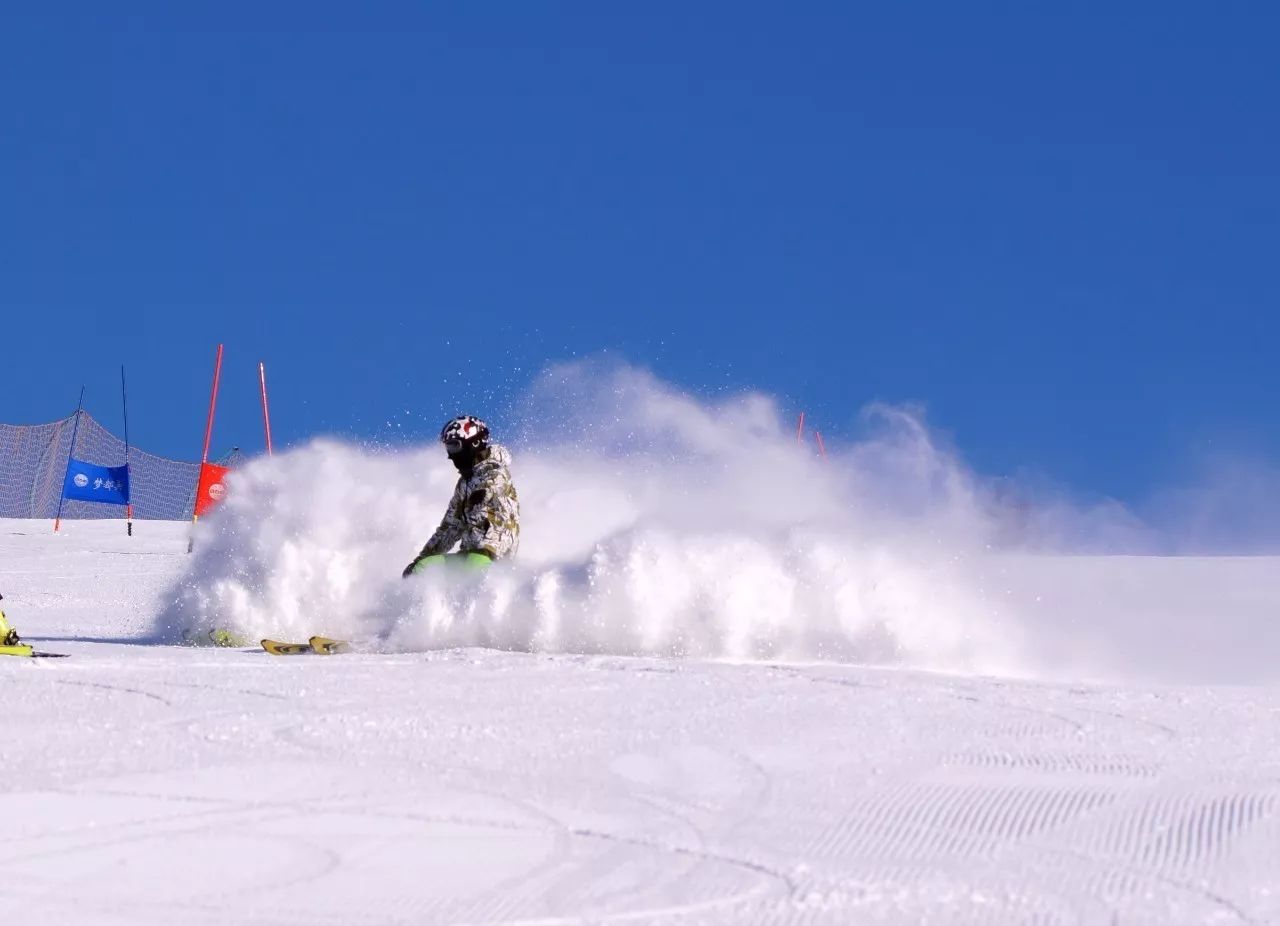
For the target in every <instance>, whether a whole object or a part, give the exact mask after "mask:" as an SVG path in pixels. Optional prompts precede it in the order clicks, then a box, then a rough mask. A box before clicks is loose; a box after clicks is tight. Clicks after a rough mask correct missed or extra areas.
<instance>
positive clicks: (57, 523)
mask: <svg viewBox="0 0 1280 926" xmlns="http://www.w3.org/2000/svg"><path fill="white" fill-rule="evenodd" d="M83 409H84V386H81V387H80V403H79V404H78V405H76V420H75V424H73V425H72V426H71V449H70V450H68V451H67V473H69V472H71V460H72V458H73V457H74V456H75V455H76V435H77V434H78V433H80V412H81V411H82V410H83ZM66 497H67V476H66V473H63V475H62V486H61V488H59V489H58V516H57V517H56V518H54V519H53V532H54V533H55V534H56V533H57V532H58V528H60V527H61V526H62V503H63V502H64V501H65V500H66Z"/></svg>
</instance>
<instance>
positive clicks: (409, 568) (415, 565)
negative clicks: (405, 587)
mask: <svg viewBox="0 0 1280 926" xmlns="http://www.w3.org/2000/svg"><path fill="white" fill-rule="evenodd" d="M420 562H422V560H421V558H417V559H415V560H414V561H413V562H412V563H410V564H409V565H408V566H405V567H404V572H402V573H400V577H401V578H402V579H407V578H409V576H411V575H413V570H415V569H417V568H418V563H420Z"/></svg>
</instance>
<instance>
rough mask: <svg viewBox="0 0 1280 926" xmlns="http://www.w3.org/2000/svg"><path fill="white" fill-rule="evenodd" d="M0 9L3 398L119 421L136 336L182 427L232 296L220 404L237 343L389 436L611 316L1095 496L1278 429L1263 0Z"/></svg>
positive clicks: (682, 368) (684, 373) (490, 400)
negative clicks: (920, 408) (903, 412)
mask: <svg viewBox="0 0 1280 926" xmlns="http://www.w3.org/2000/svg"><path fill="white" fill-rule="evenodd" d="M46 6H47V5H46ZM26 9H27V10H28V11H31V10H39V12H26V11H24V12H19V11H16V10H8V11H7V12H6V14H5V24H4V28H3V30H0V95H2V97H0V98H2V99H3V110H2V111H3V113H4V117H5V129H4V132H3V133H0V255H2V258H0V259H2V263H0V313H3V319H4V321H3V331H4V340H3V344H4V351H3V357H2V363H0V384H2V385H3V390H2V394H0V420H4V421H26V422H33V421H42V420H50V419H52V418H55V417H59V416H61V415H65V414H68V413H69V412H70V410H71V406H72V405H73V404H74V401H75V398H76V393H77V390H78V387H79V386H80V384H81V383H82V382H85V383H87V384H88V385H89V390H90V391H89V403H88V404H89V407H90V409H91V410H92V411H93V412H94V413H95V414H96V415H97V416H98V417H100V418H101V419H103V420H104V421H105V423H107V424H109V425H115V424H117V423H118V420H119V418H118V414H119V413H118V408H117V405H118V403H117V396H116V392H115V388H116V385H115V384H116V382H117V377H118V367H119V363H120V362H121V361H124V362H126V363H127V364H128V367H129V372H130V386H131V392H132V395H131V399H132V407H131V425H132V427H133V431H134V433H133V438H134V441H135V443H137V444H139V445H141V446H144V447H146V448H147V449H150V450H153V451H157V452H161V453H166V454H171V455H178V456H183V457H187V458H191V457H195V456H197V455H198V452H199V443H200V437H201V433H202V430H203V413H204V405H205V403H206V401H207V393H208V378H209V374H210V367H211V364H212V356H213V348H214V344H215V343H216V342H217V341H219V340H222V341H225V342H226V343H227V349H228V365H227V368H226V371H225V376H226V386H225V390H224V396H223V403H222V405H221V409H220V419H219V424H218V428H217V435H216V437H217V439H216V441H215V447H216V448H225V447H226V446H228V445H230V444H231V443H239V444H242V445H243V446H245V447H246V448H254V447H258V446H260V445H261V436H260V426H259V422H258V418H257V407H256V404H255V403H256V394H255V388H256V387H255V382H254V371H255V368H256V363H257V361H258V360H259V359H265V360H266V361H267V364H268V371H269V374H270V377H271V385H272V388H273V392H274V396H273V398H274V403H275V404H274V408H273V417H274V419H275V424H276V431H277V440H280V441H285V442H288V441H298V440H301V439H304V438H305V437H307V436H308V435H311V434H314V433H317V432H326V431H328V432H334V431H336V432H341V433H347V434H353V435H360V436H367V437H372V438H385V437H393V438H395V439H403V438H404V437H405V436H408V437H419V436H426V435H428V434H431V433H433V432H434V431H435V429H436V428H437V427H438V420H437V419H439V417H440V416H441V413H442V412H443V411H449V412H451V411H452V410H453V409H455V408H457V409H471V410H474V411H476V412H478V413H480V414H487V413H493V414H494V415H495V416H496V417H500V414H501V409H502V403H503V400H504V399H505V398H506V397H509V396H511V395H512V394H514V393H518V392H519V391H520V387H521V386H522V385H523V384H524V383H525V382H527V380H528V379H529V378H530V377H531V376H532V375H533V373H534V372H535V371H536V370H537V369H538V368H539V367H540V366H541V365H542V364H543V363H545V362H547V361H551V360H561V359H565V358H568V357H572V356H575V355H581V354H588V353H592V352H595V351H598V350H601V349H610V350H614V351H616V352H617V353H619V354H620V355H621V356H623V357H626V358H628V359H630V360H632V361H634V362H637V363H641V364H644V365H648V366H651V367H652V368H653V369H654V370H655V371H656V372H657V373H659V374H660V375H662V376H664V377H667V378H669V379H672V380H675V381H676V382H678V383H680V384H682V385H685V386H687V387H689V388H691V389H693V390H696V391H699V392H705V393H715V392H718V391H720V390H723V389H725V388H739V387H757V388H760V389H763V390H767V391H769V392H772V393H775V394H777V395H779V396H780V397H781V398H782V399H783V400H784V401H785V402H786V403H787V404H788V406H790V407H793V408H795V409H799V408H801V407H803V408H805V409H807V410H808V412H809V414H810V416H811V417H812V419H814V420H816V421H817V422H818V423H819V424H821V425H822V426H823V427H824V428H825V430H827V431H828V432H829V433H831V434H832V435H833V436H838V435H842V434H843V435H852V434H854V433H855V432H856V429H857V410H858V409H859V408H860V407H861V406H862V405H863V404H864V403H865V402H867V401H868V400H872V399H882V400H888V401H913V402H920V403H923V404H924V405H925V406H926V407H927V408H928V410H929V414H930V417H931V420H932V421H933V422H934V423H935V424H936V425H938V426H939V427H941V428H942V429H944V430H945V431H947V432H949V433H950V434H951V435H952V436H953V437H954V439H955V441H956V443H957V444H958V445H959V446H960V447H961V448H962V450H963V451H964V453H965V454H966V456H967V457H968V458H969V459H970V461H972V462H973V463H974V465H975V466H977V467H978V468H979V469H980V470H982V471H984V472H988V473H1006V472H1012V471H1016V470H1020V469H1031V470H1034V471H1038V472H1040V473H1043V474H1046V475H1047V476H1049V477H1050V478H1052V479H1055V480H1059V481H1061V482H1063V483H1066V484H1069V485H1071V486H1074V487H1076V488H1077V489H1079V490H1081V491H1083V492H1086V493H1099V494H1109V495H1114V496H1117V497H1120V498H1122V499H1124V498H1132V497H1136V496H1140V495H1142V494H1143V493H1144V492H1146V491H1148V489H1150V488H1151V487H1152V486H1154V485H1157V484H1159V483H1161V482H1162V481H1165V480H1167V479H1169V478H1171V476H1172V475H1174V474H1176V471H1177V469H1178V468H1179V467H1181V466H1184V465H1185V463H1186V461H1187V460H1188V459H1190V458H1192V457H1194V456H1195V455H1196V454H1198V453H1201V452H1203V451H1204V450H1205V449H1206V448H1226V449H1231V450H1233V451H1240V452H1247V453H1253V454H1258V455H1263V456H1276V455H1280V418H1278V416H1277V400H1278V399H1280V367H1278V365H1277V363H1276V354H1277V344H1280V322H1278V321H1277V317H1276V310H1277V307H1280V115H1278V114H1280V52H1278V51H1277V42H1278V41H1280V39H1278V37H1280V12H1278V11H1280V7H1276V6H1274V5H1271V4H1262V3H1252V4H1250V3H1194V4H1193V3H1184V2H1176V0H1175V2H1160V3H1144V4H1126V3H1066V4H1063V3H1058V4H1050V3H1015V2H1009V3H999V4H990V3H951V2H947V3H914V4H913V3H906V4H864V3H847V2H840V3H805V4H783V3H777V4H771V5H761V4H756V3H744V2H732V3H643V4H641V3H632V4H618V3H599V2H583V3H492V4H423V3H401V4H377V5H366V4H353V3H341V4H335V3H326V2H309V3H306V4H301V3H260V4H252V5H248V4H235V3H230V4H216V5H213V4H211V5H208V6H202V7H199V8H197V7H196V6H194V5H190V4H159V3H152V4H130V5H128V8H127V11H126V12H120V8H118V7H113V6H112V5H104V4H101V3H94V4H89V3H73V4H70V5H69V6H67V7H65V8H64V9H63V10H62V11H59V12H45V9H44V8H42V7H40V5H27V7H26ZM406 410H409V411H410V412H411V414H409V415H407V416H406V414H405V412H406ZM389 419H393V420H397V421H400V422H401V423H402V424H406V425H407V427H406V428H404V429H399V430H394V431H389V430H388V428H387V427H386V426H385V422H386V421H388V420H389Z"/></svg>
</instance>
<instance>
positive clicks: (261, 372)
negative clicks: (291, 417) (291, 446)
mask: <svg viewBox="0 0 1280 926" xmlns="http://www.w3.org/2000/svg"><path fill="white" fill-rule="evenodd" d="M258 385H259V386H260V387H261V390H262V427H263V429H264V430H265V431H266V432H267V456H271V412H270V411H269V410H268V408H267V367H266V364H264V363H262V362H259V363H258Z"/></svg>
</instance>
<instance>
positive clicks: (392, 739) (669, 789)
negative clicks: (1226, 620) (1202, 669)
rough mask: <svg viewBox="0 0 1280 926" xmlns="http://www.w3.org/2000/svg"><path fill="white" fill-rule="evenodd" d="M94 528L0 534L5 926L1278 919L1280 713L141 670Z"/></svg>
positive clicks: (696, 673) (403, 666) (1008, 693)
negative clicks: (31, 649) (29, 653)
mask: <svg viewBox="0 0 1280 926" xmlns="http://www.w3.org/2000/svg"><path fill="white" fill-rule="evenodd" d="M117 527H118V525H109V524H85V523H76V524H72V525H69V526H68V528H67V531H66V533H67V536H64V537H58V538H52V537H42V536H39V535H37V533H36V531H35V529H34V528H31V529H30V530H28V535H27V536H22V535H12V534H11V535H8V536H2V537H0V557H2V559H0V564H2V565H0V582H3V585H0V591H3V592H4V593H5V594H6V598H5V602H4V607H5V610H6V611H7V612H8V613H9V615H10V617H11V619H12V620H13V622H14V623H15V625H16V626H17V627H18V629H19V630H20V631H21V632H23V633H24V635H26V636H27V637H29V638H30V639H32V640H33V641H34V642H36V643H37V645H38V646H39V647H40V648H43V649H48V650H53V651H60V652H68V653H71V654H72V658H70V659H66V660H22V659H5V660H0V686H3V688H2V690H3V692H4V698H3V704H4V709H5V727H4V729H5V734H6V735H5V744H4V747H3V754H2V756H0V771H2V772H3V780H4V782H5V785H6V812H5V814H4V815H3V816H0V866H3V870H4V871H5V873H6V879H5V880H6V889H5V891H3V892H0V922H3V923H5V924H6V926H17V924H36V923H50V922H59V923H83V924H104V926H105V924H111V926H123V924H130V926H137V924H149V923H155V924H170V923H176V922H182V923H193V924H215V923H218V924H221V923H229V922H234V923H255V924H258V923H260V924H277V926H299V924H335V926H336V924H349V923H377V924H410V923H413V924H418V923H474V924H498V923H502V924H517V923H519V924H577V923H598V924H606V923H660V924H693V923H726V924H727V923H766V924H778V926H783V924H786V926H793V924H833V923H838V924H847V923H879V922H890V923H917V922H948V923H950V922H960V923H1043V924H1056V923H1063V924H1067V923H1114V922H1119V923H1208V922H1213V923H1219V922H1220V923H1275V922H1280V689H1277V688H1276V687H1267V686H1248V687H1246V686H1238V687H1231V686H1209V685H1196V686H1178V685H1162V686H1155V685H1147V686H1135V685H1099V684H1082V683H1073V684H1056V683H1055V684H1045V683H1037V682H1032V681H1021V680H1014V679H1007V678H984V677H973V676H951V675H937V674H928V673H922V672H914V671H906V670H889V669H874V668H865V667H857V666H837V665H829V664H826V665H771V664H741V665H736V664H728V663H723V662H698V661H692V660H690V661H676V660H661V659H653V658H645V659H632V658H626V657H621V656H574V655H556V656H547V655H531V654H527V653H524V654H519V653H504V652H497V651H490V650H480V649H466V650H442V651H437V652H431V653H420V654H405V655H349V656H339V657H329V658H321V657H314V658H307V657H302V658H296V659H279V658H272V657H270V656H267V655H266V654H264V653H261V652H256V651H248V650H215V649H211V648H192V647H172V646H155V645H147V644H145V643H139V642H136V641H131V638H132V637H134V636H135V635H137V634H140V633H142V632H144V631H145V629H146V627H147V626H148V623H149V620H150V618H151V616H152V615H153V614H154V613H155V610H156V609H157V607H158V605H159V600H158V599H159V596H160V595H162V594H163V590H164V589H165V587H166V585H167V582H168V581H169V579H171V578H172V576H173V575H174V574H175V573H176V572H177V570H179V569H181V568H182V565H183V560H182V557H181V556H174V555H172V553H173V550H174V548H175V546H180V545H181V544H182V543H183V535H182V533H181V531H180V530H179V529H177V528H175V527H174V526H171V525H150V524H142V525H139V530H138V533H139V536H138V537H136V538H134V539H133V540H132V541H126V540H124V538H122V537H119V538H117V537H115V536H113V535H112V534H111V533H109V532H110V531H114V530H115V529H116V528H117ZM126 543H131V544H134V546H130V547H127V549H131V550H136V551H140V552H142V553H145V554H147V555H139V556H136V557H130V558H129V559H128V560H127V562H128V563H129V566H128V569H127V571H126V572H124V573H117V572H115V571H114V568H115V565H116V564H119V563H121V562H126V560H124V558H122V557H105V556H103V555H102V554H103V553H104V552H112V551H118V550H120V549H125V548H126ZM95 551H96V552H95ZM1200 568H1204V567H1203V565H1201V567H1200Z"/></svg>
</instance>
